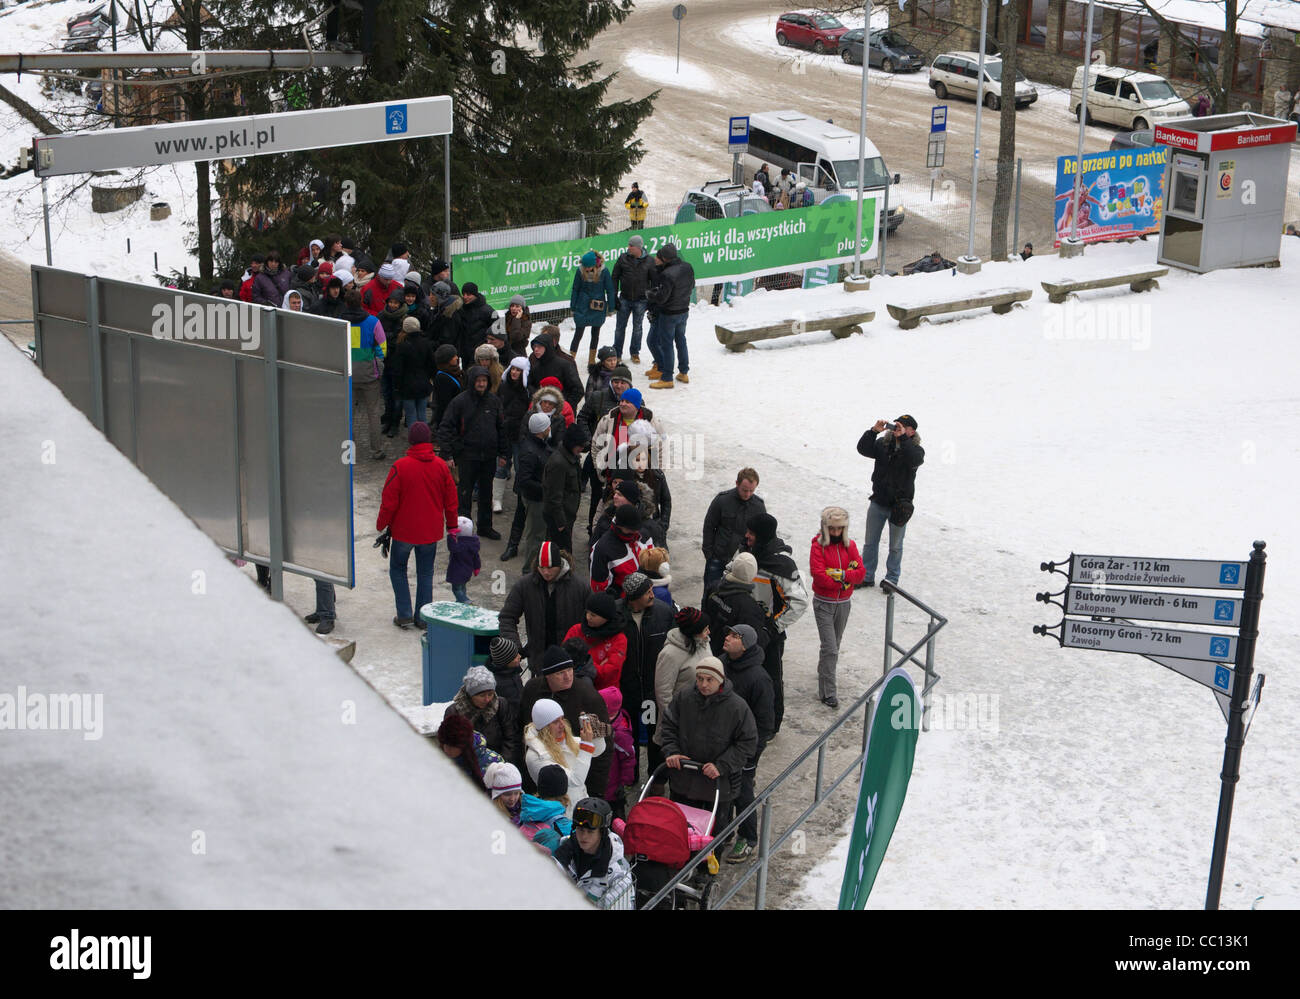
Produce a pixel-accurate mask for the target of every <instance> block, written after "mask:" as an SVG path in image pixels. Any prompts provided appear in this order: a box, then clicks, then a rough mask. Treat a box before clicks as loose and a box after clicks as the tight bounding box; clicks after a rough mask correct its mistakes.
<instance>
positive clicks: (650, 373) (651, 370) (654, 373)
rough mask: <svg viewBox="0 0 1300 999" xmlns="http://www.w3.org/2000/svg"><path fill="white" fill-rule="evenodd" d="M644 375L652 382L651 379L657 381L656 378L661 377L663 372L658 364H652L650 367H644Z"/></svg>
mask: <svg viewBox="0 0 1300 999" xmlns="http://www.w3.org/2000/svg"><path fill="white" fill-rule="evenodd" d="M645 376H646V377H647V378H649V379H650V380H651V381H652V382H653V381H657V380H658V379H660V378H662V377H663V372H661V371H660V370H659V365H658V364H652V365H650V367H648V368H646V369H645Z"/></svg>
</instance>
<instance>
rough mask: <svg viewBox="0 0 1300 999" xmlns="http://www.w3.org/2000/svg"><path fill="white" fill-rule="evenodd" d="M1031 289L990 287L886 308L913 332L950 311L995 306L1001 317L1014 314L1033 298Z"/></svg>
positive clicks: (995, 310)
mask: <svg viewBox="0 0 1300 999" xmlns="http://www.w3.org/2000/svg"><path fill="white" fill-rule="evenodd" d="M1033 294H1034V293H1033V290H1032V289H1030V288H990V289H989V290H988V291H981V292H977V293H976V294H974V295H969V296H967V297H965V298H950V299H940V300H939V301H934V302H925V303H923V304H921V305H886V306H885V308H887V309H888V310H889V314H890V315H891V316H893V317H894V318H895V319H897V320H898V325H899V326H900V327H902V328H903V329H905V330H914V329H916V328H917V326H919V325H920V324H921V320H922V319H923V318H925V317H927V316H941V315H944V314H945V313H948V312H965V311H966V310H967V309H983V308H988V307H992V309H993V311H994V312H996V313H997V314H998V315H1005V314H1006V313H1008V312H1010V311H1011V306H1012V305H1014V304H1015V303H1016V302H1027V301H1029V299H1030V298H1031V297H1033Z"/></svg>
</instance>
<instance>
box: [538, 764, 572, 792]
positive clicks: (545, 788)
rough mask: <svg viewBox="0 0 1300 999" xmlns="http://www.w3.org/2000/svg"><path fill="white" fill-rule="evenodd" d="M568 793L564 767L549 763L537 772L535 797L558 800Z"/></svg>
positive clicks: (566, 775)
mask: <svg viewBox="0 0 1300 999" xmlns="http://www.w3.org/2000/svg"><path fill="white" fill-rule="evenodd" d="M568 793H569V775H568V774H567V773H565V772H564V767H561V766H558V765H557V764H554V763H551V764H548V765H547V766H544V767H542V769H541V770H539V771H537V796H538V797H539V798H558V797H560V796H561V795H565V794H568Z"/></svg>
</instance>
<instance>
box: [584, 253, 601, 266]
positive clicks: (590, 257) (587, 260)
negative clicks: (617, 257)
mask: <svg viewBox="0 0 1300 999" xmlns="http://www.w3.org/2000/svg"><path fill="white" fill-rule="evenodd" d="M599 259H600V258H599V257H598V256H596V251H595V250H588V251H587V252H586V253H584V254H583V255H582V261H581V263H582V266H583V267H595V266H596V261H598V260H599Z"/></svg>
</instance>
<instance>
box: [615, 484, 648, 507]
mask: <svg viewBox="0 0 1300 999" xmlns="http://www.w3.org/2000/svg"><path fill="white" fill-rule="evenodd" d="M614 491H615V492H617V493H619V494H621V495H622V497H623V498H624V499H625V500H627V501H628V502H629V503H640V502H641V487H640V486H638V485H637V484H636V480H635V479H623V480H622V481H621V482H620V483H619V484H618V485H617V486H615V487H614Z"/></svg>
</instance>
